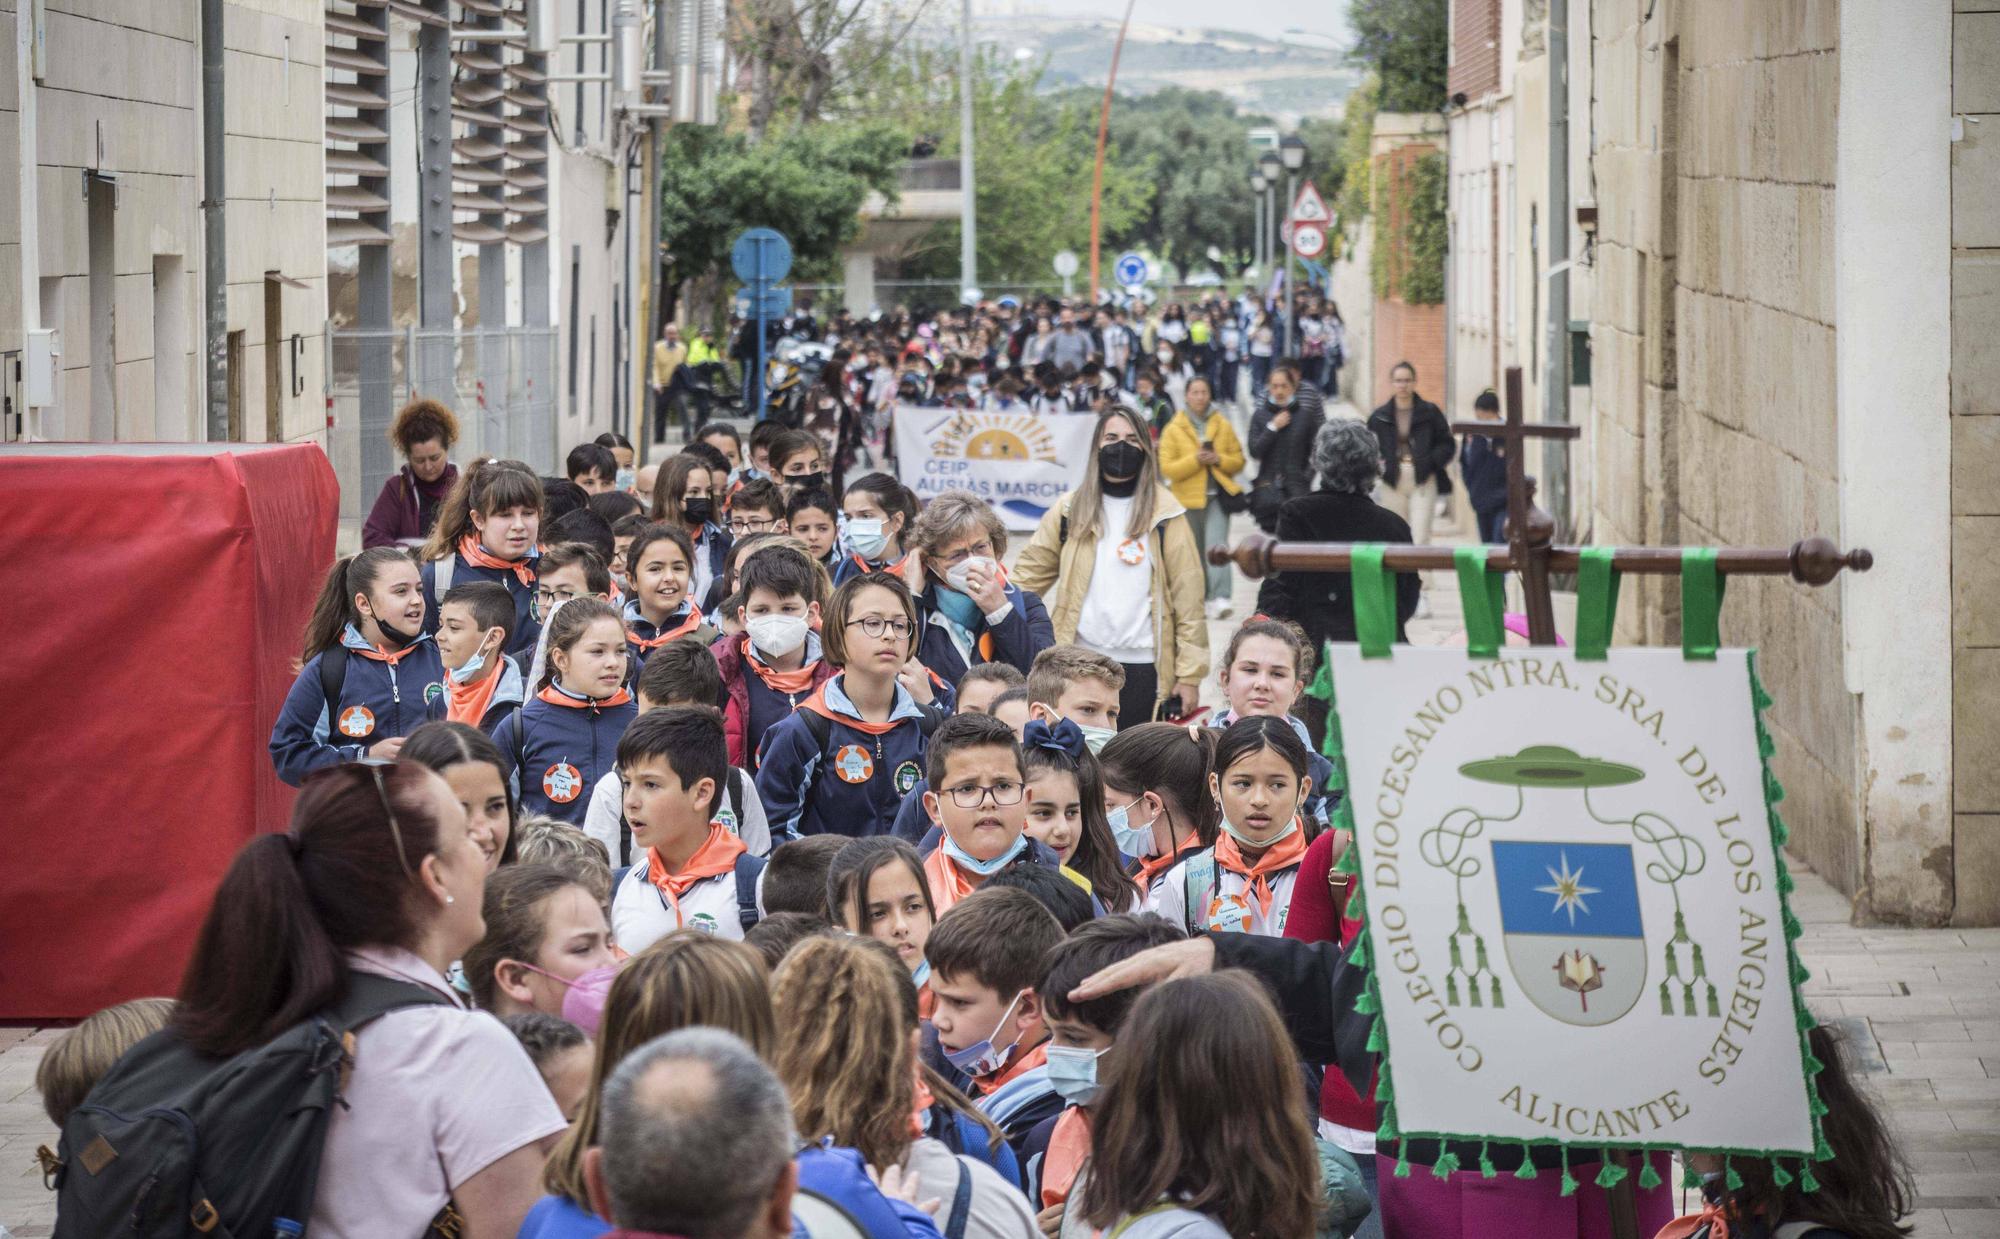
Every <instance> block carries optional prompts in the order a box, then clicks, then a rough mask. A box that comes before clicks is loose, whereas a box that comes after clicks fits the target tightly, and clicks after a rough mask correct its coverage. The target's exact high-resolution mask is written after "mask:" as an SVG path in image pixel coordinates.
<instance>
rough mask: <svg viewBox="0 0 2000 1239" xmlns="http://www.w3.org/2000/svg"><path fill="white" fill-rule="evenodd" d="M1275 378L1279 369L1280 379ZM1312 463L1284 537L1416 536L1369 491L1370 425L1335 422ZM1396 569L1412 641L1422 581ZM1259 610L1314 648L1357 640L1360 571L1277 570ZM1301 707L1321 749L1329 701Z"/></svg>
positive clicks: (1323, 433)
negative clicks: (1301, 632)
mask: <svg viewBox="0 0 2000 1239" xmlns="http://www.w3.org/2000/svg"><path fill="white" fill-rule="evenodd" d="M1276 378H1277V376H1276V374H1275V373H1273V375H1272V379H1273V385H1274V386H1275V383H1276ZM1312 467H1313V469H1314V470H1315V471H1317V472H1318V473H1319V477H1320V485H1319V489H1318V490H1316V491H1314V492H1312V493H1311V494H1309V495H1303V496H1300V497H1299V498H1297V499H1292V500H1289V501H1287V502H1286V504H1285V506H1284V507H1283V508H1281V509H1280V510H1279V512H1278V521H1277V526H1278V528H1277V533H1278V540H1279V541H1281V542H1408V541H1410V525H1409V522H1408V521H1406V520H1404V519H1403V518H1402V517H1400V516H1398V515H1396V514H1395V513H1394V512H1391V511H1389V510H1388V509H1387V508H1385V507H1383V506H1381V505H1380V504H1378V503H1376V502H1375V501H1374V500H1373V499H1371V498H1369V492H1370V491H1371V490H1373V489H1374V487H1375V480H1376V478H1377V477H1379V476H1380V474H1381V472H1382V458H1381V455H1380V453H1379V451H1378V449H1377V447H1376V442H1375V436H1374V435H1372V434H1370V433H1369V429H1368V427H1366V426H1363V425H1362V424H1361V423H1360V422H1358V421H1354V420H1352V419H1350V418H1344V417H1340V418H1335V419H1334V420H1332V421H1330V422H1328V423H1327V424H1326V426H1325V427H1324V428H1323V429H1321V430H1320V432H1319V434H1318V436H1317V437H1316V438H1315V439H1314V440H1313V447H1312ZM1395 575H1396V640H1397V641H1399V642H1408V641H1409V639H1410V638H1409V634H1408V632H1407V631H1405V629H1404V625H1405V624H1406V623H1408V622H1409V619H1410V617H1411V616H1412V615H1414V614H1416V610H1417V599H1418V597H1419V594H1420V592H1421V590H1422V589H1423V582H1422V579H1421V578H1420V577H1419V576H1418V575H1417V574H1416V573H1414V572H1399V573H1396V574H1395ZM1257 609H1258V610H1259V611H1262V612H1263V613H1264V614H1266V615H1269V616H1271V617H1272V618H1273V619H1284V620H1291V621H1292V622H1293V623H1296V624H1297V625H1298V626H1299V627H1301V628H1303V629H1305V632H1306V638H1307V640H1309V641H1310V642H1311V643H1312V648H1313V649H1315V650H1317V649H1319V648H1320V647H1321V643H1322V642H1326V641H1352V640H1354V639H1355V636H1354V587H1353V578H1352V576H1351V575H1350V574H1348V573H1345V572H1275V573H1272V574H1271V575H1270V576H1268V577H1266V578H1265V579H1264V585H1263V588H1262V589H1260V590H1259V591H1258V593H1257ZM1300 706H1301V713H1302V714H1303V715H1304V717H1305V723H1306V728H1307V730H1308V731H1310V732H1311V733H1312V742H1313V748H1314V750H1315V751H1317V750H1318V748H1319V746H1320V743H1321V742H1322V741H1323V740H1324V739H1325V738H1326V703H1325V702H1323V701H1321V700H1319V699H1318V698H1315V697H1307V698H1305V699H1304V700H1303V701H1302V702H1301V703H1300Z"/></svg>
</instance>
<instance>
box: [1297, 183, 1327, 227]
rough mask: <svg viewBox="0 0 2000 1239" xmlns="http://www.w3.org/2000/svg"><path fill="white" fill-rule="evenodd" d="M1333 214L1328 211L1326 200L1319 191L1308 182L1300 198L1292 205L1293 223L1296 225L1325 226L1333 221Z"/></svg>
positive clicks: (1301, 190) (1300, 192) (1300, 191)
mask: <svg viewBox="0 0 2000 1239" xmlns="http://www.w3.org/2000/svg"><path fill="white" fill-rule="evenodd" d="M1332 218H1333V216H1332V213H1331V212H1329V211H1328V210H1327V209H1326V199H1324V198H1322V197H1320V196H1319V190H1317V189H1315V188H1313V183H1312V182H1311V181H1307V182H1306V183H1305V185H1304V186H1303V187H1302V188H1301V189H1300V190H1299V196H1298V199H1297V200H1296V201H1294V202H1293V203H1292V222H1293V223H1295V224H1324V223H1327V222H1329V221H1331V220H1332Z"/></svg>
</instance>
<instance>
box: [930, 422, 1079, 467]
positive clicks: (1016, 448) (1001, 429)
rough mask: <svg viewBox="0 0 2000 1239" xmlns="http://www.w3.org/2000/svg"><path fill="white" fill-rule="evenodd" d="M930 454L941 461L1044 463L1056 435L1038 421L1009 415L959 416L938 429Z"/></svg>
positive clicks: (1052, 450) (1050, 458) (1050, 455)
mask: <svg viewBox="0 0 2000 1239" xmlns="http://www.w3.org/2000/svg"><path fill="white" fill-rule="evenodd" d="M931 455H933V456H935V457H937V458H939V459H941V460H980V461H1030V460H1040V461H1047V462H1049V463H1051V464H1057V463H1060V461H1058V459H1057V457H1056V443H1055V436H1054V435H1052V434H1050V433H1049V429H1048V427H1047V426H1044V425H1042V424H1041V420H1040V419H1039V418H1036V417H1033V416H1023V415H1020V414H1008V413H961V414H959V415H958V416H957V417H954V418H952V419H951V420H950V421H948V422H946V423H945V424H944V425H943V426H941V427H939V429H938V432H937V437H936V438H935V439H933V440H931Z"/></svg>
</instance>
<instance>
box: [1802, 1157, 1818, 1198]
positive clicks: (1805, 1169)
mask: <svg viewBox="0 0 2000 1239" xmlns="http://www.w3.org/2000/svg"><path fill="white" fill-rule="evenodd" d="M1799 1190H1800V1191H1802V1192H1817V1191H1818V1190H1819V1180H1818V1179H1815V1178H1814V1177H1813V1172H1812V1163H1811V1162H1806V1163H1804V1164H1803V1165H1801V1166H1800V1167H1799Z"/></svg>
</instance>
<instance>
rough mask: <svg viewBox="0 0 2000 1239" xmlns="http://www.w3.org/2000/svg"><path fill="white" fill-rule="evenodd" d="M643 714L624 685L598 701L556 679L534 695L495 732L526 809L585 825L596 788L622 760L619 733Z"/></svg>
mask: <svg viewBox="0 0 2000 1239" xmlns="http://www.w3.org/2000/svg"><path fill="white" fill-rule="evenodd" d="M637 717H639V707H638V706H637V705H636V704H635V703H634V702H633V700H632V695H631V694H630V693H628V692H625V691H624V690H623V689H620V690H619V691H618V692H616V693H614V694H613V695H611V696H610V697H607V698H605V699H604V700H602V701H592V700H590V699H589V698H585V697H578V696H576V695H575V694H573V693H570V692H567V691H565V690H564V689H562V688H560V687H558V686H556V685H553V684H552V685H550V686H549V687H547V688H545V689H543V690H542V691H541V692H539V693H537V694H535V695H534V696H533V697H531V698H529V699H528V703H527V704H526V705H524V706H522V707H521V708H520V709H519V710H517V711H515V712H514V713H513V714H511V715H509V716H508V717H507V718H506V720H505V721H503V722H502V723H501V724H500V726H499V727H498V728H496V729H495V730H494V732H493V743H495V744H497V745H498V746H500V759H501V761H503V762H504V763H506V766H507V777H508V781H509V782H510V783H511V784H513V786H514V788H515V791H516V792H517V794H518V795H519V796H520V800H521V812H523V813H546V814H548V815H549V816H550V817H553V818H556V819H558V820H560V821H565V822H568V823H569V824H570V825H572V826H579V827H580V826H582V825H583V815H584V810H585V809H587V808H589V807H590V789H591V788H593V787H596V786H597V781H598V780H599V779H601V778H603V777H604V776H605V775H606V774H608V773H610V771H611V768H612V767H613V766H615V765H617V764H618V738H619V737H620V736H622V735H624V734H625V728H626V727H627V726H628V725H630V724H631V722H632V720H633V719H635V718H637Z"/></svg>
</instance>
